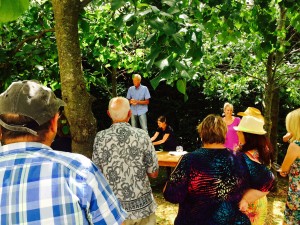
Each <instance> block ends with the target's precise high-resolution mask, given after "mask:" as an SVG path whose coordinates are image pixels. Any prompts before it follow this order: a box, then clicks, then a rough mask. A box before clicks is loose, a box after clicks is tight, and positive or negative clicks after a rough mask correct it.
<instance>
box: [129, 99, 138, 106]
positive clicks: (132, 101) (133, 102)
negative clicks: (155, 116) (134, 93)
mask: <svg viewBox="0 0 300 225" xmlns="http://www.w3.org/2000/svg"><path fill="white" fill-rule="evenodd" d="M130 104H131V105H137V104H138V100H136V99H133V98H132V99H130Z"/></svg>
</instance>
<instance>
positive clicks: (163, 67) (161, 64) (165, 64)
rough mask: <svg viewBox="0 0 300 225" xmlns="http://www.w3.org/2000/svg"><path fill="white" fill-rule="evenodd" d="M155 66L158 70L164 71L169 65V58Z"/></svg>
mask: <svg viewBox="0 0 300 225" xmlns="http://www.w3.org/2000/svg"><path fill="white" fill-rule="evenodd" d="M155 65H156V66H157V67H158V68H159V69H160V70H164V69H165V68H166V67H168V66H169V65H170V63H169V57H167V58H165V59H162V60H160V61H158V62H156V63H155Z"/></svg>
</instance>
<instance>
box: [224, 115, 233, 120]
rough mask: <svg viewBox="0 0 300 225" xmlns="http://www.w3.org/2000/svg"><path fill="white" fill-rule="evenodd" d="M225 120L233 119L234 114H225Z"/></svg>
mask: <svg viewBox="0 0 300 225" xmlns="http://www.w3.org/2000/svg"><path fill="white" fill-rule="evenodd" d="M224 118H225V120H232V118H233V116H232V115H225V117H224Z"/></svg>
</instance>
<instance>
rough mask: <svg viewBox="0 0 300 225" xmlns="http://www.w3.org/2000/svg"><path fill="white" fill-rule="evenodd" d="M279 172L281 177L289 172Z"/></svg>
mask: <svg viewBox="0 0 300 225" xmlns="http://www.w3.org/2000/svg"><path fill="white" fill-rule="evenodd" d="M279 173H280V176H282V177H286V176H287V175H288V174H289V172H283V171H280V172H279Z"/></svg>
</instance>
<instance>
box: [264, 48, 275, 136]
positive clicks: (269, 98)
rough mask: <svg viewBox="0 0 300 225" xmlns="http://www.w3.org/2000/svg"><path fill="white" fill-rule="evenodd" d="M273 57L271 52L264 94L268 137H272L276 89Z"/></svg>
mask: <svg viewBox="0 0 300 225" xmlns="http://www.w3.org/2000/svg"><path fill="white" fill-rule="evenodd" d="M273 58H274V54H273V53H270V54H269V56H268V60H267V65H266V73H267V82H266V90H265V96H264V117H265V129H266V131H267V135H268V137H270V133H271V128H272V120H271V112H272V111H271V109H272V102H273V90H274V88H273V86H274V79H273V72H272V67H273Z"/></svg>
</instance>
